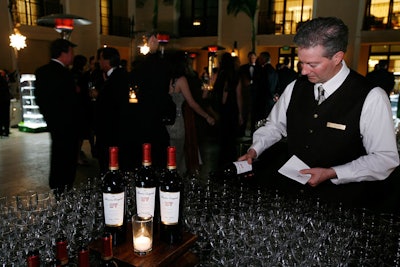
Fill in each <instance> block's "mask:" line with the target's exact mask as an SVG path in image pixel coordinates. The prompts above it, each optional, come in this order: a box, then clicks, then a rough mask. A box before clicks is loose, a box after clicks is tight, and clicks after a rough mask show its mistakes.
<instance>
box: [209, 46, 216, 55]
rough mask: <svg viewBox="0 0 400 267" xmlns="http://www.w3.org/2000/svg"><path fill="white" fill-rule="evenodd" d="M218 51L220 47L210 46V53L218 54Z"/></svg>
mask: <svg viewBox="0 0 400 267" xmlns="http://www.w3.org/2000/svg"><path fill="white" fill-rule="evenodd" d="M217 51H218V46H209V47H208V52H211V53H216V52H217Z"/></svg>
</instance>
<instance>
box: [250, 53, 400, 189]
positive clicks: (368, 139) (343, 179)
mask: <svg viewBox="0 0 400 267" xmlns="http://www.w3.org/2000/svg"><path fill="white" fill-rule="evenodd" d="M349 73H350V69H349V68H348V67H347V65H346V63H345V62H344V61H342V68H341V70H340V71H339V72H338V73H337V74H336V75H335V76H334V77H333V78H331V79H330V80H329V81H327V82H325V83H324V84H323V87H324V89H325V98H326V99H327V98H329V96H330V95H331V94H332V93H334V92H335V91H336V90H337V89H338V87H339V86H340V85H341V84H342V83H343V82H344V80H345V79H346V77H347V75H348V74H349ZM295 83H296V81H293V82H292V83H290V84H289V85H288V86H287V87H286V89H285V91H284V92H283V94H282V95H281V96H280V98H279V100H278V102H277V103H276V104H275V105H274V107H273V109H272V111H271V113H270V114H269V116H268V119H267V122H266V124H265V126H263V127H260V128H259V129H257V131H255V132H254V135H253V144H252V146H251V148H253V149H254V150H255V151H256V152H257V156H258V155H260V154H261V153H262V152H263V151H264V150H265V149H267V148H269V147H270V146H272V145H273V144H275V143H276V142H278V141H279V140H280V139H281V138H282V136H284V137H286V136H287V132H286V110H287V108H288V106H289V102H290V98H291V96H292V91H293V87H294V84H295ZM319 85H320V84H315V86H314V94H315V98H316V99H317V97H318V89H317V88H318V86H319ZM360 132H361V135H362V142H363V145H364V147H365V150H366V152H367V155H365V156H361V157H359V158H357V159H355V160H353V161H351V162H348V163H346V164H343V165H338V166H332V168H333V169H334V170H335V172H336V175H337V178H335V179H331V181H332V183H334V184H344V183H349V182H359V181H374V180H383V179H385V178H387V177H388V176H389V175H390V173H391V172H392V171H393V170H394V168H395V167H396V166H398V165H399V154H398V150H397V145H396V136H395V130H394V124H393V119H392V110H391V105H390V101H389V98H388V96H387V94H386V93H385V91H384V90H383V89H382V88H380V87H375V88H373V89H372V90H371V91H370V92H369V93H368V95H367V97H366V99H365V102H364V105H363V108H362V111H361V118H360Z"/></svg>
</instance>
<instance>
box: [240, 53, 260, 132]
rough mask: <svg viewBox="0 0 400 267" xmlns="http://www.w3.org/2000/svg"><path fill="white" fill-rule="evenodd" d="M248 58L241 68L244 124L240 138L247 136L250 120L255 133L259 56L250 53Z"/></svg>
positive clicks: (241, 127)
mask: <svg viewBox="0 0 400 267" xmlns="http://www.w3.org/2000/svg"><path fill="white" fill-rule="evenodd" d="M247 58H248V60H249V62H248V63H246V64H244V65H242V66H240V69H239V73H240V81H241V83H242V99H243V101H242V102H243V107H242V113H243V114H242V117H243V124H242V125H241V126H240V129H239V136H244V135H245V134H246V128H247V124H248V121H249V120H250V131H251V133H253V132H254V126H255V114H254V113H255V110H254V108H255V106H254V103H255V101H256V99H255V98H256V80H255V77H256V60H257V55H256V53H254V52H249V53H248V54H247Z"/></svg>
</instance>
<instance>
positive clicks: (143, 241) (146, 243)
mask: <svg viewBox="0 0 400 267" xmlns="http://www.w3.org/2000/svg"><path fill="white" fill-rule="evenodd" d="M133 245H134V248H135V250H137V251H148V250H150V249H151V239H150V237H147V236H143V235H140V236H137V237H135V240H134V244H133Z"/></svg>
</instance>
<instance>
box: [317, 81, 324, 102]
mask: <svg viewBox="0 0 400 267" xmlns="http://www.w3.org/2000/svg"><path fill="white" fill-rule="evenodd" d="M324 100H325V90H324V87H322V85H320V86H318V105H320V104H321V103H322V102H324Z"/></svg>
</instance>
